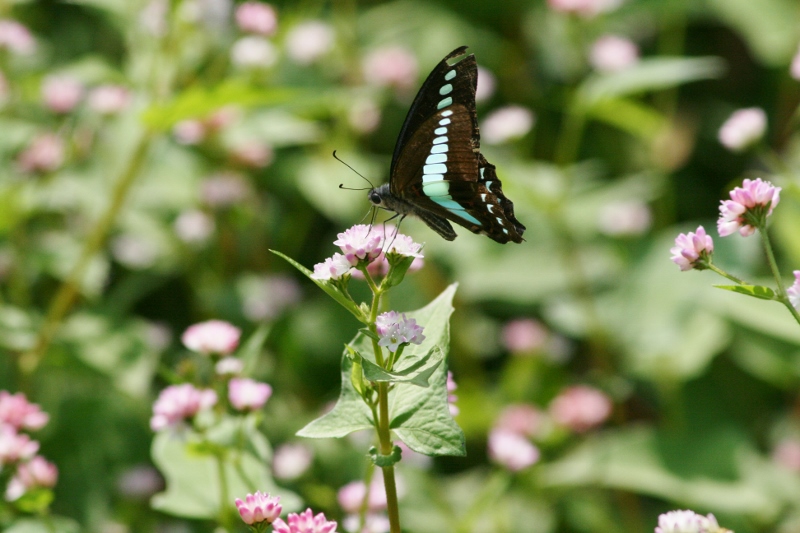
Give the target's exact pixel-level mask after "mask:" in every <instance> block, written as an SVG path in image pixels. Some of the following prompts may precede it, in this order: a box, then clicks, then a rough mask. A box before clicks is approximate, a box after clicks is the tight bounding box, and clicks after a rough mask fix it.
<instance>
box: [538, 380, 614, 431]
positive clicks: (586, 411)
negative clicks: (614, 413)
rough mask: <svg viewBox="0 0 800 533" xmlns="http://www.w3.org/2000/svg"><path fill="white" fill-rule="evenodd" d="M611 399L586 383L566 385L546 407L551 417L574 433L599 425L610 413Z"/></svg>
mask: <svg viewBox="0 0 800 533" xmlns="http://www.w3.org/2000/svg"><path fill="white" fill-rule="evenodd" d="M611 408H612V403H611V399H610V398H609V397H608V396H606V394H605V393H603V392H601V391H599V390H597V389H595V388H594V387H589V386H587V385H575V386H572V387H567V388H566V389H564V390H563V391H561V393H560V394H559V395H558V396H556V397H555V398H554V399H553V401H552V402H550V406H549V408H548V410H549V412H550V416H551V417H552V419H553V420H554V421H555V422H556V423H558V424H559V425H561V426H564V427H566V428H569V429H570V430H572V431H574V432H576V433H584V432H586V431H588V430H590V429H592V428H594V427H597V426H599V425H600V424H602V423H603V422H605V421H606V419H607V418H608V417H609V416H610V415H611Z"/></svg>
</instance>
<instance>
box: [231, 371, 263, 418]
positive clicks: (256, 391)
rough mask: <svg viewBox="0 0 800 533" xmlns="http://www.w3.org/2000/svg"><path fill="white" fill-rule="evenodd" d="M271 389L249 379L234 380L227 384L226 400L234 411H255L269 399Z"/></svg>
mask: <svg viewBox="0 0 800 533" xmlns="http://www.w3.org/2000/svg"><path fill="white" fill-rule="evenodd" d="M270 396H272V387H270V386H269V385H267V384H266V383H259V382H258V381H254V380H252V379H249V378H234V379H232V380H231V381H230V383H228V400H230V402H231V405H232V406H233V407H234V409H237V410H239V411H255V410H256V409H261V407H263V406H264V404H265V403H267V400H269V397H270Z"/></svg>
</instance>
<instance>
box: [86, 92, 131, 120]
mask: <svg viewBox="0 0 800 533" xmlns="http://www.w3.org/2000/svg"><path fill="white" fill-rule="evenodd" d="M130 100H131V93H130V91H128V89H126V88H125V87H123V86H121V85H100V86H99V87H95V88H94V89H92V90H91V92H90V93H89V96H88V104H89V108H90V109H92V110H93V111H96V112H98V113H100V114H101V115H113V114H114V113H119V112H120V111H122V110H123V109H125V108H126V107H128V104H129V103H130Z"/></svg>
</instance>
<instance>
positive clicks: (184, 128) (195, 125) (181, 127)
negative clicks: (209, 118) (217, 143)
mask: <svg viewBox="0 0 800 533" xmlns="http://www.w3.org/2000/svg"><path fill="white" fill-rule="evenodd" d="M172 134H173V135H174V136H175V140H176V141H178V143H179V144H187V145H192V144H198V143H200V142H201V141H202V140H203V139H205V137H206V127H205V125H204V124H203V123H202V122H201V121H199V120H195V119H187V120H181V121H180V122H178V123H176V124H175V126H173V127H172Z"/></svg>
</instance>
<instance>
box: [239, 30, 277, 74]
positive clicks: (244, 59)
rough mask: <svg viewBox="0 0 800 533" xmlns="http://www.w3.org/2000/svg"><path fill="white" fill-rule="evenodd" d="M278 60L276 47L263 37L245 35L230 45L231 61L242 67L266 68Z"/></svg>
mask: <svg viewBox="0 0 800 533" xmlns="http://www.w3.org/2000/svg"><path fill="white" fill-rule="evenodd" d="M276 61H278V49H277V48H276V47H275V45H274V44H272V43H271V42H269V41H268V40H267V39H265V38H264V37H260V36H258V35H247V36H245V37H242V38H241V39H239V40H238V41H236V42H235V43H233V46H232V47H231V62H233V64H234V65H236V66H238V67H242V68H253V69H258V68H266V67H271V66H272V65H274V64H275V62H276Z"/></svg>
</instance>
